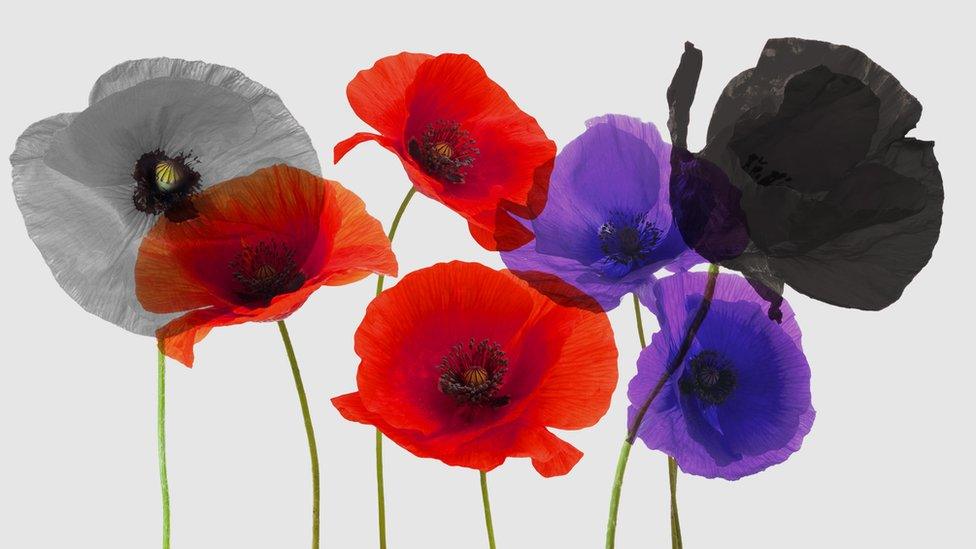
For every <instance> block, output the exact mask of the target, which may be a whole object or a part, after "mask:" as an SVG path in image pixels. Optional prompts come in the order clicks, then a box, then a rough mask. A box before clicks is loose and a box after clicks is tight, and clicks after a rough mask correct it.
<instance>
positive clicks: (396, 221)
mask: <svg viewBox="0 0 976 549" xmlns="http://www.w3.org/2000/svg"><path fill="white" fill-rule="evenodd" d="M416 192H417V187H414V186H413V185H411V186H410V190H409V191H407V196H404V197H403V202H400V209H398V210H397V213H396V215H395V216H393V224H392V225H390V233H389V234H388V235H387V236H388V237H389V240H390V244H393V237H394V236H396V231H397V227H399V226H400V218H401V217H403V212H404V211H406V209H407V204H409V203H410V199H411V198H413V195H414V194H416ZM385 278H386V277H384V276H383V275H379V276H378V277H376V295H380V293H381V292H382V291H383V280H384V279H385Z"/></svg>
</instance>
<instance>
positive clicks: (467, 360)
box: [437, 338, 509, 408]
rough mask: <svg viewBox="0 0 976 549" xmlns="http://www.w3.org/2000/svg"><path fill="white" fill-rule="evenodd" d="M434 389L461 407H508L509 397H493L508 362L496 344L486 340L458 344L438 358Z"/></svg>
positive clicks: (503, 352)
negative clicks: (437, 377) (437, 371)
mask: <svg viewBox="0 0 976 549" xmlns="http://www.w3.org/2000/svg"><path fill="white" fill-rule="evenodd" d="M437 368H438V369H439V370H440V371H441V377H440V379H439V380H438V388H439V389H440V391H441V392H442V393H444V394H445V395H448V396H450V397H451V398H453V399H454V401H455V402H457V403H458V404H462V405H472V406H490V407H493V408H498V407H499V406H504V405H506V404H508V400H509V397H507V396H497V395H496V393H497V392H498V388H499V387H500V386H501V384H502V379H503V378H504V377H505V372H506V371H507V370H508V359H507V358H506V357H505V351H503V350H502V348H501V346H500V345H499V344H497V343H489V341H488V340H487V339H484V340H481V342H479V343H475V342H474V339H473V338H472V339H471V340H470V341H468V343H467V344H464V343H458V344H457V345H455V346H453V347H451V350H450V352H448V353H447V355H445V356H444V358H442V359H441V362H440V364H438V365H437Z"/></svg>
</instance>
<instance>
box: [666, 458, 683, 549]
mask: <svg viewBox="0 0 976 549" xmlns="http://www.w3.org/2000/svg"><path fill="white" fill-rule="evenodd" d="M668 483H669V484H670V485H671V549H682V547H683V545H682V543H681V523H680V522H679V521H678V462H677V461H675V460H674V458H673V457H671V456H668Z"/></svg>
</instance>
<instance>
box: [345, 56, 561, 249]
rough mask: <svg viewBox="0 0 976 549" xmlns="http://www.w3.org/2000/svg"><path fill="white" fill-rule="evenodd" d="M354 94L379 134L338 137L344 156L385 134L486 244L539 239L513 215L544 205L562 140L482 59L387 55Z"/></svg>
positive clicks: (359, 80)
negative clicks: (494, 77) (513, 95)
mask: <svg viewBox="0 0 976 549" xmlns="http://www.w3.org/2000/svg"><path fill="white" fill-rule="evenodd" d="M346 94H347V95H348V97H349V104H350V105H351V106H352V108H353V110H354V111H355V112H356V114H357V115H358V116H359V117H360V118H361V119H362V120H363V121H364V122H366V123H367V124H369V125H370V126H372V127H373V128H374V129H375V130H376V131H377V132H378V133H368V132H363V133H357V134H356V135H354V136H352V137H350V138H349V139H346V140H345V141H342V142H341V143H339V144H337V145H336V146H335V161H336V162H338V161H339V160H340V159H341V158H342V157H343V156H344V155H345V154H346V153H347V152H349V150H350V149H352V148H353V147H355V146H356V145H358V144H359V143H362V142H363V141H369V140H373V141H376V142H377V143H379V144H380V145H382V146H383V147H385V148H386V149H388V150H390V151H391V152H393V153H394V154H396V155H397V157H398V158H399V159H400V161H401V162H402V163H403V167H404V169H405V170H406V172H407V177H408V178H409V179H410V181H411V183H412V184H413V186H414V188H416V189H417V190H419V191H420V192H421V193H423V194H425V195H427V196H429V197H430V198H433V199H434V200H437V201H439V202H441V203H443V204H444V205H446V206H447V207H449V208H451V209H452V210H454V211H456V212H457V213H458V214H460V215H461V216H462V217H464V218H465V219H466V220H467V222H468V227H469V229H470V232H471V235H472V236H473V237H474V239H475V240H476V241H477V242H478V243H479V244H480V245H481V246H483V247H484V248H486V249H489V250H510V249H513V248H517V247H518V246H521V245H522V244H525V243H526V242H528V241H529V240H531V239H532V234H531V233H530V232H529V231H527V230H526V229H525V228H524V227H523V226H522V225H521V224H520V223H518V222H517V221H516V220H515V218H513V214H514V215H516V216H519V217H522V218H532V217H535V216H536V215H538V213H539V212H540V211H542V208H543V206H544V205H545V201H546V188H547V186H548V183H549V175H550V172H551V171H552V163H553V158H554V157H555V154H556V145H555V143H554V142H553V141H552V140H551V139H549V138H548V137H546V134H545V132H543V131H542V128H540V127H539V124H538V123H537V122H536V120H535V119H534V118H532V117H531V116H529V115H528V114H526V113H525V112H523V111H522V110H521V109H519V107H518V106H517V105H516V104H515V102H514V101H512V99H511V98H510V97H509V96H508V94H507V93H506V92H505V90H504V89H503V88H502V87H501V86H499V85H498V84H496V83H495V82H494V81H493V80H491V79H490V78H488V75H487V74H485V70H484V69H483V68H482V67H481V65H480V64H479V63H478V62H477V61H475V60H474V59H472V58H471V57H469V56H467V55H462V54H450V53H445V54H441V55H438V56H436V57H434V56H431V55H427V54H419V53H400V54H397V55H393V56H390V57H384V58H383V59H380V60H378V61H377V62H376V64H375V65H373V67H372V68H370V69H366V70H363V71H360V72H359V74H357V75H356V77H355V78H354V79H353V80H352V81H351V82H350V83H349V86H348V87H347V88H346Z"/></svg>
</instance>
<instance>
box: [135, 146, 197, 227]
mask: <svg viewBox="0 0 976 549" xmlns="http://www.w3.org/2000/svg"><path fill="white" fill-rule="evenodd" d="M197 162H198V159H197V157H195V156H193V152H192V151H191V152H189V153H182V152H181V153H179V154H177V155H176V156H168V155H167V154H166V152H165V151H163V150H162V149H156V150H154V151H150V152H147V153H145V154H143V155H142V156H140V157H139V160H136V166H135V168H134V169H133V171H132V178H133V179H135V181H136V187H135V190H134V191H133V192H132V202H133V203H134V204H135V206H136V209H137V210H139V211H140V212H143V213H146V214H149V215H159V214H161V213H166V212H168V211H169V210H170V209H171V208H173V207H174V206H177V205H180V204H183V203H184V202H186V200H187V199H188V198H189V197H190V196H192V195H193V194H195V193H196V192H198V191H199V190H200V174H199V173H197V171H196V170H194V169H193V166H194V165H195V164H196V163H197Z"/></svg>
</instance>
